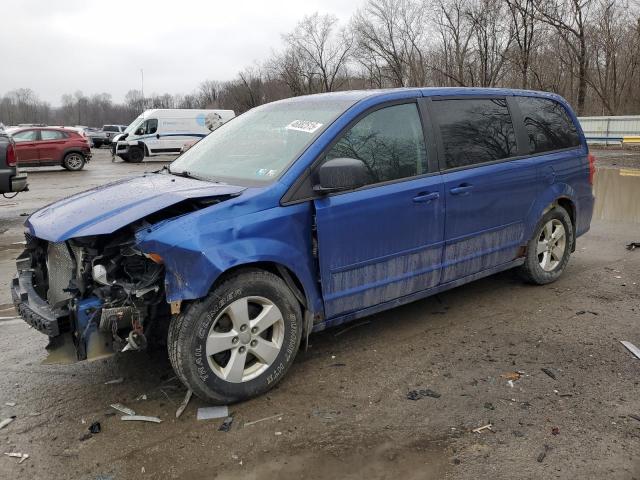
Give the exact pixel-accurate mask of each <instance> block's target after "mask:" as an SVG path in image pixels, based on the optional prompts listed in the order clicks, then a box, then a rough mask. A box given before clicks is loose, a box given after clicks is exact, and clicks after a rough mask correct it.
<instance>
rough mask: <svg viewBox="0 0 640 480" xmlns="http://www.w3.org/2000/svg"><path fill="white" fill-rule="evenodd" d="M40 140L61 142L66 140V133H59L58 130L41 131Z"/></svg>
mask: <svg viewBox="0 0 640 480" xmlns="http://www.w3.org/2000/svg"><path fill="white" fill-rule="evenodd" d="M40 138H41V139H42V140H61V139H63V138H65V135H64V133H62V132H58V131H56V130H41V131H40Z"/></svg>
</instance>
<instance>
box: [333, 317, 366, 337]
mask: <svg viewBox="0 0 640 480" xmlns="http://www.w3.org/2000/svg"><path fill="white" fill-rule="evenodd" d="M369 323H371V320H365V321H363V322H358V323H355V324H353V325H349V326H348V327H347V328H343V329H342V330H340V331H339V332H336V333H335V334H334V335H333V336H334V337H337V336H338V335H342V334H343V333H345V332H348V331H349V330H353V329H354V328H357V327H361V326H363V325H367V324H369Z"/></svg>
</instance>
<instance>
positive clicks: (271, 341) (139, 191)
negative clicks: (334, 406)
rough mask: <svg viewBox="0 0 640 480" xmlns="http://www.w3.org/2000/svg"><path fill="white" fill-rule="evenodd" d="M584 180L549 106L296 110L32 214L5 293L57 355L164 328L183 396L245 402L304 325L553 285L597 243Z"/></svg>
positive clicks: (282, 105) (292, 347) (282, 108)
mask: <svg viewBox="0 0 640 480" xmlns="http://www.w3.org/2000/svg"><path fill="white" fill-rule="evenodd" d="M593 175H594V159H593V157H592V156H591V155H590V154H589V151H588V147H587V144H586V141H585V138H584V135H583V133H582V130H581V129H580V126H579V124H578V121H577V118H576V116H575V114H574V113H573V111H572V110H571V108H570V107H569V105H568V104H567V102H566V101H565V100H563V99H562V98H561V97H559V96H557V95H553V94H548V93H541V92H527V91H514V90H501V89H479V88H473V89H464V88H453V89H445V88H424V89H397V90H381V91H380V90H378V91H352V92H341V93H331V94H322V95H312V96H306V97H295V98H290V99H287V100H282V101H278V102H274V103H270V104H267V105H263V106H260V107H257V108H255V109H253V110H250V111H249V112H247V113H244V114H243V115H241V116H239V117H238V118H236V119H235V120H233V121H232V122H229V123H227V124H225V125H223V126H222V127H220V128H219V129H217V130H216V131H214V132H213V133H211V134H210V135H209V136H207V137H206V138H204V139H203V140H201V141H200V142H198V143H197V144H196V145H194V146H193V147H192V148H190V149H189V150H188V151H186V152H185V153H184V154H182V155H181V156H180V157H179V158H178V159H177V160H176V161H174V162H173V163H172V164H171V165H170V166H169V168H168V169H163V170H160V171H158V172H156V173H150V174H145V175H144V176H141V177H136V178H131V179H127V180H121V181H118V182H116V183H112V184H110V185H105V186H101V187H99V188H96V189H94V190H90V191H88V192H85V193H81V194H78V195H75V196H72V197H69V198H66V199H64V200H62V201H60V202H57V203H54V204H53V205H51V206H48V207H45V208H43V209H41V210H39V211H37V212H35V213H34V214H32V215H31V216H30V217H29V218H28V219H27V222H26V227H27V229H28V234H27V246H26V250H25V251H24V253H22V254H21V256H20V257H19V258H18V261H17V264H18V265H17V267H18V274H17V276H16V278H15V279H14V281H13V284H12V292H13V299H14V303H15V306H16V309H17V311H18V312H20V315H22V317H23V318H24V319H25V320H26V321H27V322H28V323H29V324H31V325H33V326H34V327H35V328H37V329H38V330H40V331H42V332H45V333H46V334H48V335H49V336H50V337H51V344H50V346H49V350H50V351H52V352H53V351H55V352H56V354H58V355H60V357H62V354H61V352H63V351H66V352H70V353H69V360H84V359H95V358H101V357H103V356H106V355H109V354H111V353H113V352H114V351H122V350H125V349H126V350H137V349H140V348H143V347H144V345H146V344H147V341H150V339H151V338H153V336H154V335H155V336H160V337H162V332H166V331H167V330H168V335H167V334H165V336H164V338H166V341H167V343H168V349H169V357H170V359H171V363H172V365H173V367H174V369H175V371H176V374H177V376H178V377H179V378H180V379H181V380H182V381H183V382H184V384H185V385H187V386H188V387H189V388H190V389H191V390H192V391H193V392H194V393H196V394H197V395H198V396H199V397H201V398H203V399H205V400H206V401H207V402H213V403H228V402H237V401H241V400H245V399H247V398H249V397H252V396H255V395H258V394H260V393H263V392H266V391H267V390H269V389H270V388H272V387H273V386H274V385H275V384H277V383H278V382H279V381H280V380H281V379H282V378H283V377H284V375H285V373H286V372H287V370H288V369H289V367H290V366H291V364H292V362H293V360H294V358H295V356H296V352H297V350H298V347H299V345H300V343H301V340H302V339H303V338H305V337H306V336H308V335H309V334H310V333H311V332H315V331H319V330H323V329H325V328H327V327H331V326H335V325H339V324H342V323H344V322H348V321H352V320H355V319H357V318H361V317H364V316H366V315H371V314H373V313H376V312H380V311H382V310H386V309H389V308H393V307H395V306H398V305H401V304H404V303H408V302H412V301H414V300H418V299H421V298H424V297H427V296H429V295H433V294H435V293H438V292H441V291H443V290H447V289H450V288H453V287H457V286H460V285H463V284H465V283H468V282H471V281H473V280H477V279H479V278H482V277H486V276H488V275H492V274H494V273H497V272H500V271H503V270H507V269H511V268H517V269H518V271H519V273H520V274H521V275H522V277H523V278H524V279H525V280H526V281H528V282H530V283H533V284H538V285H541V284H547V283H549V282H553V281H554V280H556V279H557V278H558V277H559V276H560V275H561V274H562V273H563V272H564V270H565V268H566V266H567V263H568V262H569V257H570V255H571V253H572V252H573V251H574V250H575V248H576V238H577V237H579V236H580V235H583V234H584V233H585V232H587V231H588V230H589V226H590V222H591V217H592V212H593V201H594V199H593V195H592V181H593ZM532 321H534V319H532ZM381 341H384V339H381ZM65 349H66V350H65ZM372 368H375V367H372ZM373 373H374V372H373V371H372V374H373Z"/></svg>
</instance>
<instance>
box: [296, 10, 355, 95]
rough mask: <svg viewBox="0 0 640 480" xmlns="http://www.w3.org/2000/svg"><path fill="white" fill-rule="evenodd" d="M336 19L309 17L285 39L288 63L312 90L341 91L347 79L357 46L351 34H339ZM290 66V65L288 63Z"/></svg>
mask: <svg viewBox="0 0 640 480" xmlns="http://www.w3.org/2000/svg"><path fill="white" fill-rule="evenodd" d="M337 23H338V19H337V18H336V17H335V16H333V15H320V14H318V13H314V14H313V15H309V16H306V17H304V18H303V19H302V21H301V22H300V23H298V25H297V26H296V28H295V29H294V30H293V32H291V33H289V34H288V35H285V36H284V40H285V43H286V45H287V47H288V57H289V58H288V60H289V61H290V63H291V65H292V66H293V67H294V68H293V69H292V70H289V72H296V73H297V74H299V75H302V77H303V78H304V79H305V81H306V83H307V85H308V86H310V87H311V88H310V89H312V90H317V91H320V92H332V91H334V90H338V89H339V88H340V87H341V86H342V84H343V83H344V82H345V80H346V78H347V72H346V65H347V61H348V60H349V54H350V53H351V50H352V46H353V39H352V38H351V36H350V34H349V32H348V31H346V30H344V29H342V30H338V27H337ZM285 63H289V62H285Z"/></svg>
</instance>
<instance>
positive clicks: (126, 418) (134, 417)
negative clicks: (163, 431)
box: [120, 415, 162, 423]
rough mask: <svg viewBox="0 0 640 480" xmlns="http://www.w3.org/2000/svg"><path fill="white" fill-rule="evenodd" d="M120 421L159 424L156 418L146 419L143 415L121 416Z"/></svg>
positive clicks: (159, 421)
mask: <svg viewBox="0 0 640 480" xmlns="http://www.w3.org/2000/svg"><path fill="white" fill-rule="evenodd" d="M120 420H124V421H132V422H152V423H161V422H162V420H160V419H159V418H158V417H147V416H145V415H123V416H122V417H120Z"/></svg>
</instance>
